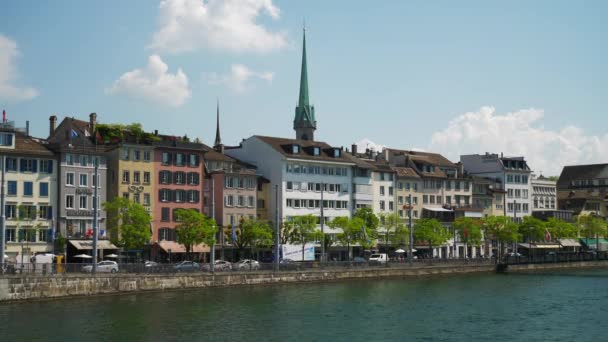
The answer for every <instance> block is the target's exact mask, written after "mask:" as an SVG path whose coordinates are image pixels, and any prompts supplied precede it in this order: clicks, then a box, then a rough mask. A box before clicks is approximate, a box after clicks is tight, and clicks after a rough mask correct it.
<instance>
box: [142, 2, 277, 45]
mask: <svg viewBox="0 0 608 342" xmlns="http://www.w3.org/2000/svg"><path fill="white" fill-rule="evenodd" d="M159 12H160V18H159V23H160V27H159V29H158V31H156V32H155V33H154V35H153V37H152V42H151V43H150V45H149V47H150V48H152V49H154V50H155V51H160V52H167V53H174V54H176V53H183V52H189V51H194V50H198V49H212V50H226V51H231V52H256V53H266V52H270V51H274V50H278V49H280V48H282V47H284V46H286V45H287V36H286V33H285V32H272V31H271V30H269V29H268V28H267V27H265V26H264V25H262V24H260V23H258V22H257V20H258V18H259V17H260V16H262V15H264V14H265V15H267V16H269V17H270V18H272V19H278V18H279V15H280V10H279V8H278V7H276V6H275V5H274V4H273V3H272V0H224V1H222V0H205V1H203V0H163V1H161V3H160V6H159Z"/></svg>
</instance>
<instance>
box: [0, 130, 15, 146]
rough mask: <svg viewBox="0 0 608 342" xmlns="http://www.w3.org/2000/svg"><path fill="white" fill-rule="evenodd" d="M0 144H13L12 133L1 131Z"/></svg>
mask: <svg viewBox="0 0 608 342" xmlns="http://www.w3.org/2000/svg"><path fill="white" fill-rule="evenodd" d="M0 146H13V134H12V133H1V134H0Z"/></svg>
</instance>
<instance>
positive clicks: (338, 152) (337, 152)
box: [334, 148, 341, 158]
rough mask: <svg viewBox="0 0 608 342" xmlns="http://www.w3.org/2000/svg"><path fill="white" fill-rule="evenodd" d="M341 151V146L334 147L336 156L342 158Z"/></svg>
mask: <svg viewBox="0 0 608 342" xmlns="http://www.w3.org/2000/svg"><path fill="white" fill-rule="evenodd" d="M340 152H341V150H340V149H339V148H334V158H340Z"/></svg>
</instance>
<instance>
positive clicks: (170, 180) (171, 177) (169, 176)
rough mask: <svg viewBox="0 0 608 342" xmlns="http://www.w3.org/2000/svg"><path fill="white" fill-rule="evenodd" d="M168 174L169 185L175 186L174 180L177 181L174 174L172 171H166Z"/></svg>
mask: <svg viewBox="0 0 608 342" xmlns="http://www.w3.org/2000/svg"><path fill="white" fill-rule="evenodd" d="M165 172H166V173H167V182H168V183H169V184H173V180H174V179H175V177H173V173H171V171H165Z"/></svg>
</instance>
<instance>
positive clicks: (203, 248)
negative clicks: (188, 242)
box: [156, 240, 209, 253]
mask: <svg viewBox="0 0 608 342" xmlns="http://www.w3.org/2000/svg"><path fill="white" fill-rule="evenodd" d="M156 244H157V245H158V246H159V247H160V248H161V249H162V250H164V251H165V252H167V253H169V251H171V253H186V247H184V245H182V244H179V243H177V242H175V241H167V240H163V241H160V242H157V243H156ZM207 252H209V246H207V245H205V244H200V245H195V246H192V253H207Z"/></svg>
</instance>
